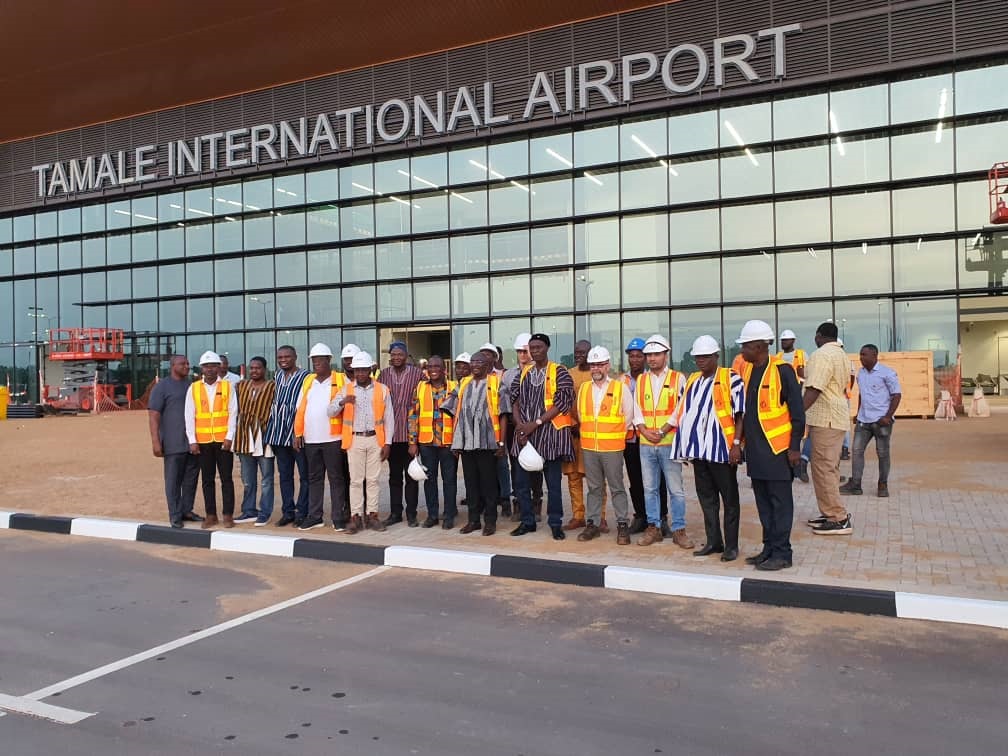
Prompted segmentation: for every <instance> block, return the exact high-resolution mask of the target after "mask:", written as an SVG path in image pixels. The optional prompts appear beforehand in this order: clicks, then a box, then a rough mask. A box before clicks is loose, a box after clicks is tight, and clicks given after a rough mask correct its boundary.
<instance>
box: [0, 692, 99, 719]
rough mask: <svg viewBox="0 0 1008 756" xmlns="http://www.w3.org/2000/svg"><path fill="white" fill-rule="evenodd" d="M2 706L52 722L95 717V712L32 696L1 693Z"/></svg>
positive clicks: (0, 701) (0, 704)
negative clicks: (47, 701)
mask: <svg viewBox="0 0 1008 756" xmlns="http://www.w3.org/2000/svg"><path fill="white" fill-rule="evenodd" d="M0 707H3V708H4V709H7V711H13V712H15V713H16V714H27V715H29V716H32V717H41V718H42V719H48V720H50V721H51V722H59V723H60V724H77V723H78V722H81V721H83V720H85V719H87V718H88V717H93V716H94V712H89V711H76V710H75V709H64V708H63V707H62V706H53V705H52V704H47V703H43V702H42V701H33V700H32V699H30V698H22V697H20V696H8V695H6V694H4V693H0Z"/></svg>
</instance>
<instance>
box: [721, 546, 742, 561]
mask: <svg viewBox="0 0 1008 756" xmlns="http://www.w3.org/2000/svg"><path fill="white" fill-rule="evenodd" d="M736 559H738V549H725V550H724V554H722V555H721V561H722V562H734V561H735V560H736Z"/></svg>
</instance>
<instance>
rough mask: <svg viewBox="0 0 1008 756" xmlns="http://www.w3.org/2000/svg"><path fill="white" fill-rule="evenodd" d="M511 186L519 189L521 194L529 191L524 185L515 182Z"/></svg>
mask: <svg viewBox="0 0 1008 756" xmlns="http://www.w3.org/2000/svg"><path fill="white" fill-rule="evenodd" d="M511 186H514V187H517V188H518V189H521V190H522V191H523V192H528V191H529V188H528V187H527V186H525V185H524V184H519V183H518V182H517V181H512V182H511Z"/></svg>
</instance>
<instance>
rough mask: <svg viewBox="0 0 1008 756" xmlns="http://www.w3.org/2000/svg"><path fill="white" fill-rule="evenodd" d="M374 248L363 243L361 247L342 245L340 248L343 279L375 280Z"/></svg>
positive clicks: (349, 281)
mask: <svg viewBox="0 0 1008 756" xmlns="http://www.w3.org/2000/svg"><path fill="white" fill-rule="evenodd" d="M374 249H375V248H374V247H372V246H370V245H365V246H362V247H343V249H342V250H340V259H341V261H342V268H343V280H344V281H346V282H347V283H351V282H354V281H374V280H375V253H374Z"/></svg>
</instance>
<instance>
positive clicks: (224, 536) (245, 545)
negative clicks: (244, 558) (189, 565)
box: [210, 530, 297, 557]
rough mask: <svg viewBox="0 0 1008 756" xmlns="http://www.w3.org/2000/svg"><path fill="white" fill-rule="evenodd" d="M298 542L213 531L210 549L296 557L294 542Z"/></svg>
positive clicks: (286, 538)
mask: <svg viewBox="0 0 1008 756" xmlns="http://www.w3.org/2000/svg"><path fill="white" fill-rule="evenodd" d="M296 540H297V539H296V538H291V537H290V536H270V535H258V534H254V533H232V532H228V531H224V530H214V531H211V536H210V548H211V549H213V550H214V551H237V552H239V553H242V554H266V555H267V556H281V557H292V556H294V541H296Z"/></svg>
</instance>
